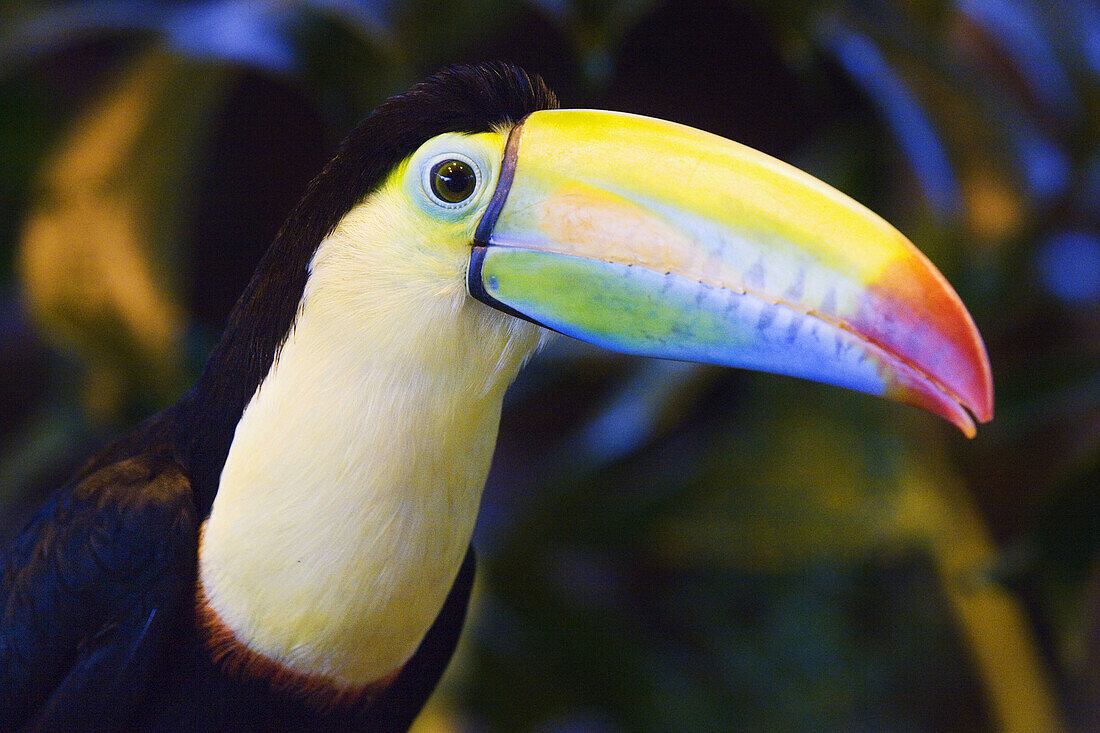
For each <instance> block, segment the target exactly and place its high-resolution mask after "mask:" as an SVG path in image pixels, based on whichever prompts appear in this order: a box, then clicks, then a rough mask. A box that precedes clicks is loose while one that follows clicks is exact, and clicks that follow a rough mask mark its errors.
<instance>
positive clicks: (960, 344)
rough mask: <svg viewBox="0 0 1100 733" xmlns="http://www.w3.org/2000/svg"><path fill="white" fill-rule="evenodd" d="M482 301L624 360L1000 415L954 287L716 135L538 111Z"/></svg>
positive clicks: (870, 219) (903, 242)
mask: <svg viewBox="0 0 1100 733" xmlns="http://www.w3.org/2000/svg"><path fill="white" fill-rule="evenodd" d="M468 286H469V288H470V292H471V294H473V295H474V296H475V297H478V298H480V299H482V300H484V301H485V302H488V303H490V304H491V305H494V306H495V307H498V308H502V309H504V310H507V311H509V312H513V313H516V314H518V315H521V316H523V317H525V318H528V319H530V320H533V321H535V322H538V323H540V324H543V325H545V326H547V327H549V328H553V329H555V330H557V331H560V332H562V333H565V334H567V335H571V336H575V337H577V338H580V339H583V340H586V341H590V342H593V343H596V344H599V345H603V346H606V347H609V348H612V349H616V350H618V351H625V352H628V353H636V354H643V355H647V356H657V357H664V358H672V359H684V360H691V361H703V362H710V363H718V364H725V365H730V366H740V367H747V368H752V369H759V370H764V371H772V372H778V373H783V374H790V375H793V376H799V377H805V378H809V379H814V380H817V381H822V382H828V383H831V384H837V385H840V386H845V387H850V388H853V389H858V390H861V391H864V392H869V393H872V394H878V395H882V396H885V397H889V398H892V399H896V400H899V401H901V402H906V403H909V404H912V405H916V406H919V407H922V408H924V409H927V410H930V411H932V412H935V413H937V414H939V415H942V416H943V417H945V418H947V419H948V420H950V421H951V422H953V423H954V424H956V425H957V426H959V428H961V429H962V430H963V431H964V432H965V433H966V434H967V435H973V434H974V432H975V428H974V422H973V420H972V419H971V417H970V415H969V414H968V413H967V410H969V411H970V412H972V413H973V415H974V416H975V417H976V418H977V419H978V420H979V421H982V422H985V421H987V420H989V419H990V418H991V417H992V413H993V386H992V378H991V376H990V368H989V361H988V357H987V356H986V352H985V348H984V346H983V345H982V341H981V337H980V336H979V335H978V331H977V329H976V328H975V326H974V322H973V320H972V319H971V318H970V315H969V314H968V313H967V311H966V308H965V307H964V306H963V305H962V303H961V301H960V300H959V298H958V296H957V295H956V294H955V292H954V291H953V290H952V289H951V286H950V285H948V283H947V281H946V280H945V279H944V278H943V276H942V275H941V274H940V273H939V272H938V271H937V270H936V269H935V267H934V266H933V265H932V264H931V263H930V262H929V261H928V259H927V258H925V257H924V255H922V254H921V253H920V252H919V251H918V250H917V249H916V248H915V247H914V246H913V245H912V244H911V243H910V242H909V240H907V239H906V238H905V237H904V236H903V235H902V234H901V233H899V232H898V231H897V230H896V229H894V228H893V227H892V226H890V225H889V224H888V223H886V222H885V221H884V220H883V219H881V218H880V217H878V216H877V215H875V214H874V213H872V212H871V211H869V210H868V209H866V208H865V207H863V206H861V205H860V204H858V203H856V202H855V201H853V200H852V199H850V198H848V197H847V196H845V195H844V194H842V193H840V192H839V191H837V190H835V189H833V188H831V187H829V186H828V185H826V184H824V183H822V182H821V181H819V180H817V179H815V178H813V177H812V176H809V175H807V174H805V173H803V172H801V171H799V170H797V169H795V168H793V167H791V166H789V165H787V164H785V163H782V162H780V161H778V160H776V159H774V158H771V157H769V156H767V155H764V154H763V153H760V152H757V151H755V150H752V149H750V148H747V147H745V146H743V145H740V144H738V143H735V142H732V141H729V140H726V139H724V138H720V137H717V136H715V135H711V134H709V133H705V132H701V131H699V130H694V129H692V128H689V127H684V126H682V125H677V124H673V123H669V122H663V121H660V120H654V119H649V118H645V117H637V116H633V115H625V114H620V113H612V112H597V111H589V110H554V111H542V112H536V113H534V114H532V115H530V116H529V117H527V118H526V119H525V120H524V121H523V122H522V123H521V124H520V125H517V126H516V127H515V128H514V129H513V131H512V133H511V137H510V138H509V141H508V146H507V149H506V152H505V160H504V164H503V167H502V171H501V174H500V178H499V182H498V185H497V189H496V192H495V196H494V198H493V202H492V204H491V205H490V207H489V210H488V211H487V212H486V214H485V216H484V217H483V219H482V221H481V223H480V226H479V228H478V233H477V242H476V246H475V251H474V256H473V258H472V260H471V265H470V270H469V280H468Z"/></svg>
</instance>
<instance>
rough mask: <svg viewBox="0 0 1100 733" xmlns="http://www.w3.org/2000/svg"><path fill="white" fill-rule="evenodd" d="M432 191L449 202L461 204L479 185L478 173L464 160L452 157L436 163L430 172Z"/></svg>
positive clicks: (429, 178)
mask: <svg viewBox="0 0 1100 733" xmlns="http://www.w3.org/2000/svg"><path fill="white" fill-rule="evenodd" d="M428 180H429V181H430V183H431V187H432V193H433V194H435V195H436V197H437V198H438V199H439V200H440V201H442V202H444V203H448V204H460V203H462V202H463V201H465V200H466V199H468V198H470V196H471V195H473V193H474V188H475V187H476V186H477V173H475V172H474V169H473V166H471V165H470V164H469V163H467V162H466V161H464V160H456V159H454V158H451V159H449V160H444V161H442V162H440V163H436V164H435V165H434V166H432V170H431V173H429V174H428Z"/></svg>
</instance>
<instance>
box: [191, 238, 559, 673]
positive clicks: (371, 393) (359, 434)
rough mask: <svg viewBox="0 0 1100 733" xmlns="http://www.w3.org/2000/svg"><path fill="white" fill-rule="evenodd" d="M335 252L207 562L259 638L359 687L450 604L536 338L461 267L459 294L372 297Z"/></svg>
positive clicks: (300, 667)
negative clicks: (503, 411) (334, 274)
mask: <svg viewBox="0 0 1100 733" xmlns="http://www.w3.org/2000/svg"><path fill="white" fill-rule="evenodd" d="M339 235H340V231H339V230H338V232H337V233H336V234H334V235H333V236H334V237H337V236H339ZM324 247H325V245H324V244H323V245H322V248H324ZM321 253H323V249H322V251H321ZM323 264H324V263H323V262H321V263H320V265H319V264H318V261H317V260H315V263H314V270H313V272H312V274H311V279H310V284H309V286H308V287H307V291H306V296H305V298H304V300H303V307H302V309H301V311H300V313H299V316H298V320H297V322H296V325H295V328H294V330H293V331H292V332H291V335H290V337H289V338H288V340H287V341H286V343H285V344H284V346H283V348H282V350H281V352H280V356H279V357H278V359H277V361H276V363H275V365H274V366H273V367H272V369H271V372H270V373H269V374H268V376H267V378H266V379H265V380H264V382H263V383H262V385H261V387H260V389H259V390H258V391H257V392H256V394H255V395H254V396H253V398H252V400H251V402H250V404H249V405H248V408H247V409H246V411H245V413H244V415H243V417H242V418H241V420H240V422H239V423H238V425H237V428H236V433H235V435H234V438H233V443H232V446H231V448H230V450H229V454H228V457H227V459H226V462H225V467H224V469H223V471H222V475H221V481H220V485H219V488H218V493H217V496H216V498H215V501H214V505H213V509H212V511H211V514H210V517H209V520H208V521H207V524H206V527H205V530H204V534H203V543H202V547H201V549H200V556H199V574H200V582H201V583H202V586H203V590H204V591H205V593H206V596H207V599H208V602H209V605H210V607H211V608H212V609H213V610H214V611H215V612H216V613H217V614H218V616H219V617H220V619H221V620H222V622H223V623H224V624H225V625H226V626H227V627H228V628H229V629H230V630H231V631H232V632H233V634H234V635H235V637H236V639H237V640H238V641H239V642H241V643H242V644H244V645H245V646H246V647H248V648H249V649H250V650H252V651H255V652H258V653H260V654H262V655H264V656H266V657H268V658H269V659H272V660H274V661H276V662H278V663H280V664H281V665H283V666H285V667H287V668H289V669H291V670H294V671H296V672H302V673H307V674H314V675H322V676H325V677H328V678H330V679H332V680H333V681H334V682H336V683H338V684H348V685H362V684H366V683H369V682H372V681H375V680H378V679H380V678H383V677H386V676H387V675H389V674H391V673H392V672H394V671H395V670H396V669H398V668H400V667H401V666H402V665H403V664H404V663H405V662H406V661H407V660H408V659H409V657H410V656H411V655H412V654H413V652H414V651H415V650H416V647H417V645H418V644H419V643H420V640H421V639H422V638H423V636H424V634H425V633H426V631H427V630H428V628H429V627H430V626H431V623H432V622H433V621H434V619H435V617H436V615H437V614H438V612H439V610H440V607H441V606H442V604H443V601H444V599H445V598H446V596H447V593H448V591H449V590H450V588H451V585H452V583H453V582H454V580H455V576H456V574H457V572H458V569H459V567H460V565H461V563H462V559H463V557H464V555H465V552H466V549H467V547H468V545H469V541H470V535H471V532H472V530H473V526H474V521H475V519H476V517H477V510H478V504H479V502H480V498H481V491H482V488H483V486H484V482H485V477H486V474H487V472H488V468H489V463H490V460H491V458H492V452H493V447H494V444H495V441H496V433H497V427H498V423H499V417H500V408H501V401H502V398H503V394H504V391H505V389H506V388H507V386H508V384H509V383H510V382H511V381H512V379H513V378H514V376H515V374H516V372H517V371H518V369H519V368H520V366H521V365H522V362H523V361H524V360H525V359H526V358H527V357H528V356H529V355H530V354H531V353H532V352H533V351H534V349H535V346H536V344H537V342H538V340H539V338H540V336H539V334H538V332H537V331H536V329H535V328H534V327H532V326H529V325H528V324H524V323H521V322H520V321H518V320H515V319H511V318H510V317H508V316H504V315H502V314H497V313H495V312H493V311H491V310H489V309H487V308H485V307H483V306H481V304H479V303H476V302H474V301H471V300H469V299H468V298H467V297H466V296H465V293H464V292H463V291H462V285H461V284H462V279H461V273H457V274H458V275H459V276H458V277H456V278H454V279H453V281H452V282H454V281H456V282H457V286H456V288H455V290H456V291H455V292H445V291H443V292H440V291H436V292H434V293H431V297H430V298H428V297H427V296H425V297H424V298H420V299H417V298H415V297H409V296H408V294H407V293H399V292H391V291H390V290H387V288H386V287H385V286H383V287H381V288H375V289H374V290H373V291H372V292H369V293H366V294H364V295H363V296H362V302H361V303H360V302H358V301H357V298H359V297H360V296H359V295H358V293H357V292H356V291H353V290H351V289H349V288H345V287H341V286H340V285H339V283H340V282H346V281H347V280H348V278H347V273H346V272H344V273H342V275H343V277H342V278H341V280H339V281H335V280H334V281H333V282H332V283H329V282H328V281H327V280H326V272H325V270H324V267H323ZM368 266H369V265H368ZM342 267H344V268H345V269H346V267H347V265H346V263H343V264H342ZM334 283H335V284H334ZM421 292H423V291H421ZM380 299H381V300H383V301H384V302H382V303H381V304H380V303H379V300H380ZM380 314H385V317H384V318H383V317H381V315H380Z"/></svg>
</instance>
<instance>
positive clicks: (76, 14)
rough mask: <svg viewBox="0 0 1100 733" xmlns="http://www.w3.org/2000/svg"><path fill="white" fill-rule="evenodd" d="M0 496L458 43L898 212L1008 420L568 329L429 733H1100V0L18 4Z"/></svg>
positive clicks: (82, 428)
mask: <svg viewBox="0 0 1100 733" xmlns="http://www.w3.org/2000/svg"><path fill="white" fill-rule="evenodd" d="M0 21H2V23H0V28H4V29H5V30H4V31H3V32H0V38H2V39H3V40H0V100H2V103H0V161H2V163H3V170H4V175H3V176H2V177H0V243H2V247H3V250H2V251H3V253H4V256H3V257H2V258H0V343H2V348H0V360H2V361H3V367H4V370H5V374H7V375H8V377H7V378H6V379H5V380H3V383H2V384H0V410H2V411H3V415H4V417H5V419H4V420H3V421H0V508H3V509H4V511H5V513H6V514H7V515H8V520H7V523H6V525H5V528H4V533H5V534H8V533H10V532H11V531H13V528H14V527H15V526H17V524H18V522H19V521H21V517H25V516H26V512H27V509H28V507H30V506H32V505H33V504H34V503H35V502H36V501H37V499H38V497H40V496H41V495H42V494H43V492H45V491H47V490H49V489H50V488H52V487H55V486H57V485H59V484H60V483H61V482H62V481H63V480H64V478H65V476H66V475H67V474H68V472H69V471H71V470H72V467H73V466H74V465H75V464H77V463H78V462H79V461H81V460H82V459H83V458H85V457H86V456H87V454H88V453H89V452H90V451H91V450H93V449H94V448H95V446H97V445H99V444H101V443H102V442H103V441H105V440H106V439H108V438H109V437H110V436H111V435H113V434H116V433H117V432H119V431H120V430H122V429H124V428H125V427H127V426H128V425H131V424H133V423H134V422H135V421H136V420H138V419H140V418H141V417H142V416H144V415H146V414H148V413H149V412H150V411H152V410H154V409H157V408H159V407H161V406H163V405H165V404H167V403H169V402H171V401H172V400H173V399H175V398H176V396H178V395H179V394H180V393H181V392H182V391H183V390H184V389H186V386H187V384H189V383H190V381H191V380H192V379H193V378H194V376H195V375H196V373H197V370H198V369H199V368H200V367H201V364H202V360H203V358H204V356H205V353H206V350H207V349H208V348H209V346H210V345H211V344H212V343H213V339H214V338H215V336H216V334H217V333H218V332H219V330H220V328H221V324H222V322H223V320H224V318H225V315H226V312H227V311H228V308H229V307H230V306H231V304H232V302H233V299H234V298H235V297H236V294H237V293H239V291H240V290H241V289H242V288H243V286H244V283H245V282H246V281H247V277H248V274H249V273H250V271H251V269H252V267H253V266H254V264H255V262H256V260H257V259H258V257H259V256H260V254H261V253H262V251H263V249H264V247H265V246H266V244H267V242H268V241H270V239H271V237H272V236H273V235H274V232H275V230H276V229H277V227H278V226H279V224H280V223H281V220H282V218H283V217H284V216H285V215H286V212H287V211H288V210H289V208H290V206H291V205H292V204H293V202H294V201H295V200H296V198H297V197H298V196H299V195H300V193H301V191H302V190H303V188H304V186H305V184H306V183H307V182H308V180H309V177H310V176H312V175H313V174H314V173H315V172H316V171H317V170H318V169H319V168H320V166H321V165H323V163H324V161H325V159H326V158H327V156H328V155H330V154H331V152H332V150H333V149H334V146H335V144H336V142H337V141H338V140H339V138H340V137H341V136H342V135H343V134H344V133H345V132H346V131H347V130H348V129H350V127H351V126H352V125H353V124H354V123H355V122H356V121H357V120H358V119H359V118H360V117H361V116H363V115H364V114H366V113H367V112H369V110H370V109H371V108H372V107H373V106H374V105H375V104H377V103H378V102H379V101H381V100H382V99H384V98H385V97H386V96H388V95H390V94H393V93H396V92H399V91H401V90H403V89H405V88H406V87H407V86H408V85H409V84H410V83H412V82H414V81H415V80H416V79H418V78H420V77H422V76H423V75H425V74H427V73H430V72H431V71H433V70H434V69H436V68H438V67H439V66H440V65H443V64H446V63H451V62H456V61H478V60H488V59H497V58H501V59H505V60H509V61H513V62H516V63H519V64H520V65H522V66H524V67H526V68H527V69H529V70H530V71H533V72H537V73H540V74H542V75H543V76H544V77H545V78H546V79H547V81H548V82H549V83H550V84H551V86H552V87H554V88H555V89H556V90H557V91H558V93H559V95H560V96H561V97H562V99H563V102H564V103H565V104H566V105H567V106H593V107H604V108H611V109H619V110H623V111H630V112H638V113H643V114H650V115H654V116H659V117H663V118H666V119H672V120H676V121H679V122H684V123H686V124H690V125H693V126H696V127H701V128H704V129H707V130H710V131H713V132H715V133H718V134H721V135H724V136H727V137H731V138H734V139H737V140H740V141H742V142H745V143H747V144H750V145H752V146H754V147H757V148H760V149H762V150H764V151H765V152H769V153H771V154H774V155H777V156H778V157H780V158H783V159H785V160H788V161H790V162H792V163H795V164H796V165H798V166H800V167H802V168H804V169H806V170H808V171H810V172H811V173H813V174H815V175H817V176H818V177H821V178H823V179H824V180H826V181H828V182H830V183H832V184H833V185H836V186H837V187H839V188H841V189H842V190H844V191H846V192H847V193H849V194H851V195H852V196H854V197H855V198H856V199H858V200H860V201H862V202H863V203H865V204H867V205H868V206H870V207H871V208H872V209H875V210H876V211H878V212H880V213H882V214H883V215H884V216H886V218H888V219H889V220H891V221H892V222H893V223H894V224H895V225H897V226H898V227H899V228H900V229H901V230H902V231H904V232H905V233H907V234H908V235H909V236H910V237H911V238H912V239H913V240H914V242H916V244H917V245H918V246H919V247H920V248H921V249H922V250H923V251H925V252H926V253H927V254H928V255H929V256H930V258H931V259H932V260H933V261H934V262H935V263H936V264H937V265H938V266H939V267H940V269H942V270H943V271H944V273H945V274H946V275H947V277H948V279H949V280H950V281H951V282H952V283H953V284H954V285H955V287H956V289H957V290H958V291H959V293H960V295H961V296H962V299H963V301H964V302H966V303H967V305H968V306H969V308H970V309H971V311H972V313H973V314H974V316H975V319H976V321H977V323H978V326H979V328H980V330H981V331H982V333H983V335H984V336H985V338H986V343H987V346H988V347H989V351H990V355H991V358H992V363H993V369H994V377H995V382H996V385H997V418H996V419H995V421H994V422H993V423H992V424H990V425H987V426H984V427H983V428H982V429H981V430H980V432H979V436H978V438H977V439H976V440H974V441H969V442H968V441H965V440H964V439H962V438H961V437H960V436H959V435H958V434H956V433H955V432H953V431H952V429H951V428H950V427H949V426H947V425H945V424H940V423H938V422H936V420H935V419H934V418H932V417H930V416H926V415H923V414H918V413H916V412H915V411H912V410H909V409H908V408H903V407H900V406H897V405H892V404H886V403H880V402H877V401H874V400H872V399H871V398H867V397H864V396H861V395H855V394H848V393H843V392H840V391H837V390H832V389H828V388H823V387H819V386H816V385H809V384H804V383H799V382H793V381H791V380H786V379H782V378H779V377H772V376H767V375H757V374H747V373H741V372H734V371H730V370H719V369H711V368H704V367H697V366H687V365H680V364H671V363H642V362H639V361H637V360H633V359H628V358H624V357H618V356H615V355H610V354H605V353H600V352H597V351H596V350H594V349H590V348H588V347H585V346H583V345H578V344H575V343H569V342H566V341H565V340H562V341H560V342H559V343H558V344H557V345H556V346H554V347H552V348H551V349H550V350H549V351H548V352H547V353H545V354H543V355H542V356H541V357H540V358H538V359H536V360H535V362H534V363H533V364H532V365H531V366H530V367H528V369H527V370H526V371H525V372H524V373H523V375H521V377H520V380H519V382H518V383H517V384H516V385H515V387H514V388H513V390H512V392H511V393H510V397H509V400H508V405H507V407H506V415H505V417H504V421H503V424H502V426H501V437H500V445H499V447H498V452H497V458H496V461H495V463H494V468H493V472H492V474H491V476H490V481H489V485H488V487H487V490H486V495H485V500H484V506H483V512H482V517H481V519H480V522H479V527H478V530H477V536H476V538H475V541H476V544H477V546H478V548H479V555H480V557H481V564H480V576H481V577H480V581H479V584H478V587H477V592H476V596H475V600H474V607H473V618H472V619H471V622H470V624H469V627H468V631H467V634H466V635H465V637H464V641H463V646H462V651H461V653H460V656H459V658H457V659H456V662H455V663H454V664H453V665H452V668H451V671H450V673H449V676H448V678H447V680H446V682H445V684H444V686H443V689H442V690H441V693H440V696H439V697H438V698H437V700H436V701H435V702H434V703H433V704H434V706H435V707H434V708H433V709H432V711H430V712H429V714H428V715H427V716H426V717H425V720H426V721H428V722H426V723H425V724H424V725H425V728H428V727H432V728H443V729H447V728H459V729H472V730H486V731H492V730H499V731H513V730H536V731H582V730H583V731H605V730H606V731H618V730H630V731H634V730H639V731H669V730H685V731H687V730H691V731H694V730H729V729H747V730H802V729H814V730H822V729H834V730H945V731H947V730H960V731H971V730H1021V731H1023V730H1050V729H1052V728H1057V727H1059V726H1065V727H1068V728H1071V729H1080V730H1088V729H1095V728H1097V727H1100V672H1098V671H1097V670H1098V669H1100V615H1098V614H1100V605H1098V604H1100V572H1098V568H1100V566H1098V564H1097V558H1098V546H1100V491H1098V487H1100V88H1098V84H1097V80H1098V78H1100V10H1098V9H1097V6H1095V5H1094V4H1092V3H1091V2H1089V0H1055V1H1054V2H1041V1H1040V0H957V2H939V1H936V0H904V1H897V2H891V1H889V0H836V1H833V2H825V1H824V0H822V1H820V2H811V1H808V0H807V1H800V0H781V1H779V2H766V1H765V0H743V1H742V2H732V1H727V2H720V1H719V0H692V1H690V2H656V0H619V1H617V2H616V1H615V0H531V1H530V2H526V3H497V2H488V1H487V0H481V1H477V0H468V1H460V0H446V1H444V2H438V3H429V2H423V1H418V0H410V1H407V2H404V1H401V0H381V1H379V2H353V0H312V1H308V2H307V1H304V0H302V1H300V2H297V3H282V2H275V1H274V0H271V1H270V2H265V1H263V0H253V1H252V2H246V1H245V0H215V1H214V2H193V3H156V2H145V1H139V0H131V1H129V2H117V1H107V0H100V1H98V2H97V1H92V0H88V1H74V2H68V3H54V2H32V1H30V0H22V1H19V2H11V3H8V4H7V5H5V6H4V8H3V9H2V10H0Z"/></svg>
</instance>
